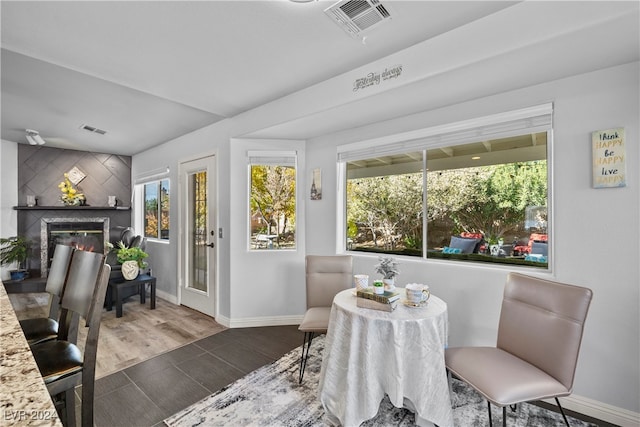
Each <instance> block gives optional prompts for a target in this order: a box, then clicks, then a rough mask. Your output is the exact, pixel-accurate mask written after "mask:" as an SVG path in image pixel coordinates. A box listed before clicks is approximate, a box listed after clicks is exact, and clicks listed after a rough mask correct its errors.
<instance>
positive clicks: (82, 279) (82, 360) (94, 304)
mask: <svg viewBox="0 0 640 427" xmlns="http://www.w3.org/2000/svg"><path fill="white" fill-rule="evenodd" d="M110 272H111V269H110V267H109V266H108V265H106V264H105V262H104V255H103V254H99V253H95V252H85V251H81V250H76V251H75V252H74V254H73V257H72V259H71V264H70V266H69V273H68V275H67V282H66V285H65V289H64V293H63V294H62V301H61V313H60V325H59V328H58V337H57V339H56V340H53V341H47V342H43V343H41V344H37V345H34V346H33V347H32V351H33V355H34V357H35V359H36V362H37V363H38V367H39V368H40V373H41V374H42V376H43V378H44V381H45V384H46V385H47V389H48V390H49V394H51V396H60V397H61V399H60V400H61V403H62V404H63V405H64V409H65V410H64V412H63V413H61V418H62V419H63V420H64V421H65V425H67V426H74V425H75V393H74V389H75V387H76V386H77V385H80V384H82V407H81V414H82V425H83V426H93V395H94V383H95V365H96V354H97V349H98V335H99V331H100V319H101V317H102V306H103V304H104V297H105V293H106V288H107V284H108V281H109V273H110ZM80 317H82V318H84V319H86V323H84V326H86V327H88V328H89V329H88V331H87V340H86V342H85V345H84V354H82V352H81V351H80V349H79V348H78V347H77V346H76V345H75V344H74V343H72V342H70V341H69V339H68V338H69V337H74V336H76V335H77V330H76V331H74V330H73V329H74V324H75V325H77V320H78V319H79V318H80Z"/></svg>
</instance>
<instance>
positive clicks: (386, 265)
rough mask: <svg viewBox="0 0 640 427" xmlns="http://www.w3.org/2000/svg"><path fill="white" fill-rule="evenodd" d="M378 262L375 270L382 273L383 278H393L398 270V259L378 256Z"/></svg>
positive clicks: (398, 272)
mask: <svg viewBox="0 0 640 427" xmlns="http://www.w3.org/2000/svg"><path fill="white" fill-rule="evenodd" d="M378 261H380V262H379V263H378V264H376V266H375V269H376V272H377V273H379V274H382V278H383V279H394V278H395V277H396V276H397V275H398V274H400V270H399V269H398V264H399V263H398V261H396V259H395V258H392V257H378Z"/></svg>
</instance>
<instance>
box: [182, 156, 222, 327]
mask: <svg viewBox="0 0 640 427" xmlns="http://www.w3.org/2000/svg"><path fill="white" fill-rule="evenodd" d="M215 166H216V165H215V156H209V157H205V158H202V159H198V160H192V161H189V162H184V163H181V164H180V184H181V190H182V191H181V193H182V194H183V195H184V197H181V200H182V201H183V202H182V203H181V210H182V212H181V218H182V219H181V223H182V224H181V225H182V227H181V230H182V235H181V239H180V240H181V247H180V253H181V254H182V256H181V259H182V274H181V285H180V303H181V304H182V305H185V306H187V307H191V308H193V309H194V310H198V311H200V312H202V313H205V314H208V315H209V316H212V317H214V316H215V314H216V301H215V295H216V271H217V268H216V267H217V265H216V262H217V261H216V260H217V256H216V251H217V249H216V246H217V241H216V213H217V209H216V204H215V200H216V197H215V188H216V186H215V176H216V174H215V170H216V169H215Z"/></svg>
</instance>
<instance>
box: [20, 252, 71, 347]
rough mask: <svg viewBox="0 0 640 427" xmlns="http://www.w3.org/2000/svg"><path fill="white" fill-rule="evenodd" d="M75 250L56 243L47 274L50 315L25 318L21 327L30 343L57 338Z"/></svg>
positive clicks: (46, 290) (46, 287)
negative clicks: (60, 314) (61, 309)
mask: <svg viewBox="0 0 640 427" xmlns="http://www.w3.org/2000/svg"><path fill="white" fill-rule="evenodd" d="M74 250H75V248H74V247H72V246H67V245H56V247H55V249H54V251H53V259H52V260H51V267H49V272H48V275H47V284H46V286H45V292H47V293H48V294H49V316H48V317H37V318H33V319H23V320H21V321H20V327H21V328H22V331H23V332H24V336H25V337H26V338H27V342H28V343H29V345H33V344H37V343H40V342H43V341H47V340H52V339H55V338H56V336H57V335H58V315H59V312H60V297H61V296H62V292H63V290H64V284H65V281H66V279H67V272H68V270H69V263H70V262H71V255H73V251H74Z"/></svg>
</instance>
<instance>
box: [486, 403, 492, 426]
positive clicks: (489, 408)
mask: <svg viewBox="0 0 640 427" xmlns="http://www.w3.org/2000/svg"><path fill="white" fill-rule="evenodd" d="M487 409H488V410H489V427H493V422H492V420H491V402H489V401H488V400H487Z"/></svg>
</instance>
